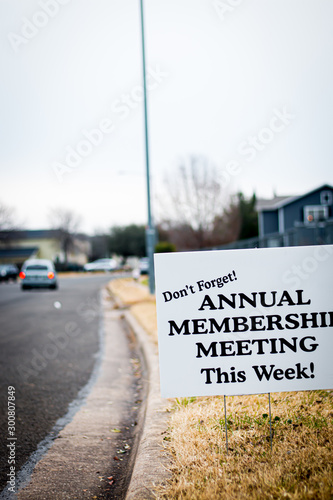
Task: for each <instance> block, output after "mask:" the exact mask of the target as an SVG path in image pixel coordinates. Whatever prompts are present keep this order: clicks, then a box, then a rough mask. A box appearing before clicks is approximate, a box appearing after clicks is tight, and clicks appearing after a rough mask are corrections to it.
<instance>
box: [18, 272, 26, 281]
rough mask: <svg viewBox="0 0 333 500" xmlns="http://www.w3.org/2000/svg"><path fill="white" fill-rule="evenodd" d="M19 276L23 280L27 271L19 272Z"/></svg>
mask: <svg viewBox="0 0 333 500" xmlns="http://www.w3.org/2000/svg"><path fill="white" fill-rule="evenodd" d="M19 277H20V278H21V280H24V278H25V273H24V272H23V271H21V272H20V274H19Z"/></svg>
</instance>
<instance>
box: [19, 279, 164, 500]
mask: <svg viewBox="0 0 333 500" xmlns="http://www.w3.org/2000/svg"><path fill="white" fill-rule="evenodd" d="M112 283H113V285H112ZM110 299H111V300H110ZM154 311H155V306H154V301H153V298H152V297H150V296H149V293H148V291H147V289H146V287H143V286H141V285H140V284H139V283H136V282H134V281H133V280H116V281H114V282H111V283H110V284H109V286H108V287H107V288H106V289H104V290H103V317H104V318H103V323H104V334H105V335H104V336H105V338H104V354H103V359H102V366H101V370H100V373H99V376H98V379H97V381H96V383H95V385H94V386H93V389H92V390H91V392H90V394H89V395H88V397H87V399H86V401H85V404H84V405H83V406H82V407H81V408H80V409H79V411H78V412H77V413H76V414H75V416H74V418H73V419H72V421H71V422H70V423H69V424H68V425H66V426H65V427H64V428H63V429H62V431H61V432H60V433H59V435H58V436H57V438H56V439H55V440H54V442H53V444H52V446H51V448H50V449H49V450H48V451H47V453H46V454H45V455H44V456H43V458H42V459H41V460H40V461H39V462H38V464H37V466H36V467H35V469H34V471H33V474H32V476H31V479H30V482H29V483H28V484H27V485H26V487H25V488H23V489H21V490H20V491H19V493H18V495H17V498H18V499H19V500H28V499H29V500H30V499H33V500H35V499H38V500H41V499H45V500H49V499H50V498H53V499H55V500H58V499H70V500H74V499H79V500H80V499H84V498H86V499H92V498H96V499H98V498H99V499H101V498H109V499H110V498H111V499H112V498H116V499H120V498H126V499H127V500H136V499H141V500H143V499H145V500H148V499H153V498H154V499H156V497H157V496H158V494H156V490H157V488H158V486H159V485H160V484H161V483H163V481H165V480H166V479H167V478H168V477H169V473H168V469H169V467H168V466H169V458H168V456H167V454H166V452H165V451H164V447H163V435H164V433H165V431H166V429H167V427H168V412H167V407H168V405H169V402H168V401H167V400H162V399H161V397H160V392H159V373H158V372H159V370H158V358H157V343H156V341H155V342H154V340H153V336H152V334H153V333H154V327H153V325H154ZM139 322H141V323H142V324H143V325H145V328H147V329H148V331H150V332H151V334H149V333H147V332H146V331H145V328H143V326H142V325H140V323H139ZM155 322H156V321H155ZM126 331H127V333H128V335H127V334H126ZM136 357H138V358H139V359H140V363H138V360H137V359H136ZM124 359H131V363H126V364H125V365H124V363H122V360H124ZM133 363H134V364H135V365H136V366H137V377H136V378H137V380H136V382H134V383H133V366H132V365H133ZM140 400H142V401H143V403H142V404H141V405H138V404H137V403H138V401H140ZM133 429H134V430H133ZM130 450H131V453H130V452H129V451H130ZM133 462H134V466H133ZM131 467H133V472H132V474H130V473H128V471H130V470H131ZM110 470H112V471H115V472H112V473H110ZM111 474H112V475H111ZM126 489H127V493H126V496H125V494H124V492H125V491H126Z"/></svg>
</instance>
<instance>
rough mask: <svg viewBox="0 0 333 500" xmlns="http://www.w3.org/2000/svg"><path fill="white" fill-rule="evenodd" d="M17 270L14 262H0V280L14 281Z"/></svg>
mask: <svg viewBox="0 0 333 500" xmlns="http://www.w3.org/2000/svg"><path fill="white" fill-rule="evenodd" d="M18 274H19V270H18V267H17V266H15V265H14V264H1V265H0V281H9V280H13V281H16V278H17V277H18Z"/></svg>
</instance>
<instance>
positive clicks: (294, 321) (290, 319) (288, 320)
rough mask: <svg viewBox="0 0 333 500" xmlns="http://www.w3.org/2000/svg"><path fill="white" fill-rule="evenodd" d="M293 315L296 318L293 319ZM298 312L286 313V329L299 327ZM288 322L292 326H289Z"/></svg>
mask: <svg viewBox="0 0 333 500" xmlns="http://www.w3.org/2000/svg"><path fill="white" fill-rule="evenodd" d="M294 317H295V318H296V319H294ZM297 318H298V314H287V316H286V328H287V330H294V329H295V328H298V327H299V321H297ZM289 323H291V324H292V325H293V326H290V325H289Z"/></svg>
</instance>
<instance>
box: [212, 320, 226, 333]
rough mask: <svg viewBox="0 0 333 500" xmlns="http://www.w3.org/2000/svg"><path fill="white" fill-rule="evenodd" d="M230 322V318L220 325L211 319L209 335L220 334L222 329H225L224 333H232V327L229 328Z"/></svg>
mask: <svg viewBox="0 0 333 500" xmlns="http://www.w3.org/2000/svg"><path fill="white" fill-rule="evenodd" d="M229 321H230V318H224V319H223V321H222V323H221V324H220V325H219V324H218V323H217V321H216V319H214V318H209V323H210V330H209V333H215V332H216V331H217V332H220V331H221V330H222V328H223V327H224V330H223V331H224V332H226V333H230V326H229Z"/></svg>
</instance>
